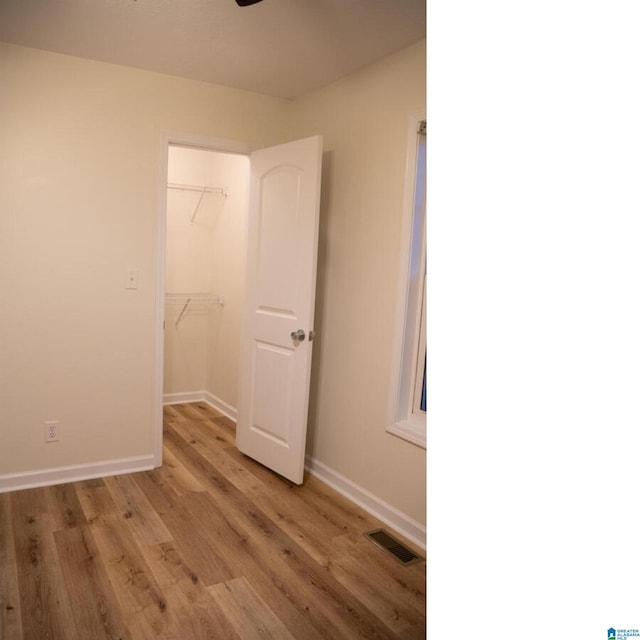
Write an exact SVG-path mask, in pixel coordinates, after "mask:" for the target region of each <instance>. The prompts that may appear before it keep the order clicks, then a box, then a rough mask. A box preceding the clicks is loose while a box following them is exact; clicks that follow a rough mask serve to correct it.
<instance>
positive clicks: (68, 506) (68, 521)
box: [44, 483, 87, 531]
mask: <svg viewBox="0 0 640 640" xmlns="http://www.w3.org/2000/svg"><path fill="white" fill-rule="evenodd" d="M44 491H45V492H46V493H47V494H48V495H49V512H50V514H51V516H52V517H53V521H54V527H55V529H54V530H55V531H59V530H61V529H68V528H71V527H77V526H80V525H83V524H87V519H86V517H85V515H84V511H83V509H82V505H81V504H80V500H79V499H78V494H77V492H76V489H75V486H74V485H73V483H66V484H59V485H55V486H53V487H46V488H45V489H44Z"/></svg>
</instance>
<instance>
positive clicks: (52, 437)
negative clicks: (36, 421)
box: [44, 420, 60, 442]
mask: <svg viewBox="0 0 640 640" xmlns="http://www.w3.org/2000/svg"><path fill="white" fill-rule="evenodd" d="M59 426H60V423H59V422H58V421H57V420H51V421H49V422H45V423H44V441H45V442H58V440H59V439H60V438H58V427H59Z"/></svg>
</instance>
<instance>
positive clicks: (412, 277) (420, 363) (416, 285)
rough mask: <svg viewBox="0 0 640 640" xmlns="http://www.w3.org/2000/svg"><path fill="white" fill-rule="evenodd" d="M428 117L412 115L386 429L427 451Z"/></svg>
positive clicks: (409, 130) (409, 128)
mask: <svg viewBox="0 0 640 640" xmlns="http://www.w3.org/2000/svg"><path fill="white" fill-rule="evenodd" d="M424 120H425V117H424V114H412V115H411V116H410V118H409V127H408V137H407V140H408V143H407V164H406V178H405V193H404V203H403V218H402V239H401V247H400V261H399V276H398V294H397V300H396V327H395V332H394V338H393V362H392V367H391V383H390V397H389V417H388V420H387V425H388V426H387V432H388V433H391V434H393V435H395V436H398V437H400V438H403V439H404V440H407V441H408V442H411V443H413V444H416V445H418V446H420V447H422V448H424V449H426V447H427V412H426V411H422V410H421V409H420V400H421V394H422V380H423V372H424V363H425V357H426V304H427V302H426V152H425V156H424V158H425V160H424V165H422V164H421V163H420V162H419V153H418V150H419V147H420V145H426V136H421V135H420V134H418V128H419V127H420V123H421V122H422V121H424ZM425 149H426V147H425ZM418 172H422V175H419V174H418Z"/></svg>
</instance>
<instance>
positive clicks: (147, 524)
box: [105, 475, 171, 544]
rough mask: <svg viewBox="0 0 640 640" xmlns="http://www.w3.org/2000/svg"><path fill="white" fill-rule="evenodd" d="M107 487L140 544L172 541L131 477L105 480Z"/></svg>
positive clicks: (126, 524)
mask: <svg viewBox="0 0 640 640" xmlns="http://www.w3.org/2000/svg"><path fill="white" fill-rule="evenodd" d="M105 486H106V487H107V489H108V490H109V492H110V493H111V497H112V498H113V502H114V504H115V505H116V508H117V510H118V512H119V515H120V516H122V518H123V521H124V522H123V524H124V525H125V526H127V527H129V529H130V530H131V532H132V533H133V535H134V536H135V537H136V538H137V540H138V541H139V543H140V544H157V543H158V542H167V541H169V540H171V534H170V533H169V531H168V530H167V527H166V526H165V525H164V522H162V519H161V518H160V516H159V515H158V514H157V513H156V512H155V511H154V510H153V508H152V507H151V505H150V504H149V501H148V500H147V498H146V497H145V495H144V493H142V491H140V488H139V487H138V485H137V484H136V483H135V481H134V479H133V478H132V477H131V475H121V476H113V477H111V478H105Z"/></svg>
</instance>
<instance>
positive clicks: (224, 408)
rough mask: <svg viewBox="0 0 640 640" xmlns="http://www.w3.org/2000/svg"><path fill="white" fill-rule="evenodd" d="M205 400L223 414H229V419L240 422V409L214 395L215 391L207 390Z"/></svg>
mask: <svg viewBox="0 0 640 640" xmlns="http://www.w3.org/2000/svg"><path fill="white" fill-rule="evenodd" d="M203 400H204V401H205V402H206V403H207V404H208V405H210V406H212V407H213V408H214V409H215V410H216V411H219V412H220V413H221V414H222V415H223V416H227V418H229V420H233V421H234V422H238V410H237V409H236V408H235V407H232V406H231V405H230V404H227V403H226V402H225V401H224V400H220V398H218V397H217V396H214V395H213V393H209V392H208V391H205V392H204V398H203Z"/></svg>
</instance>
